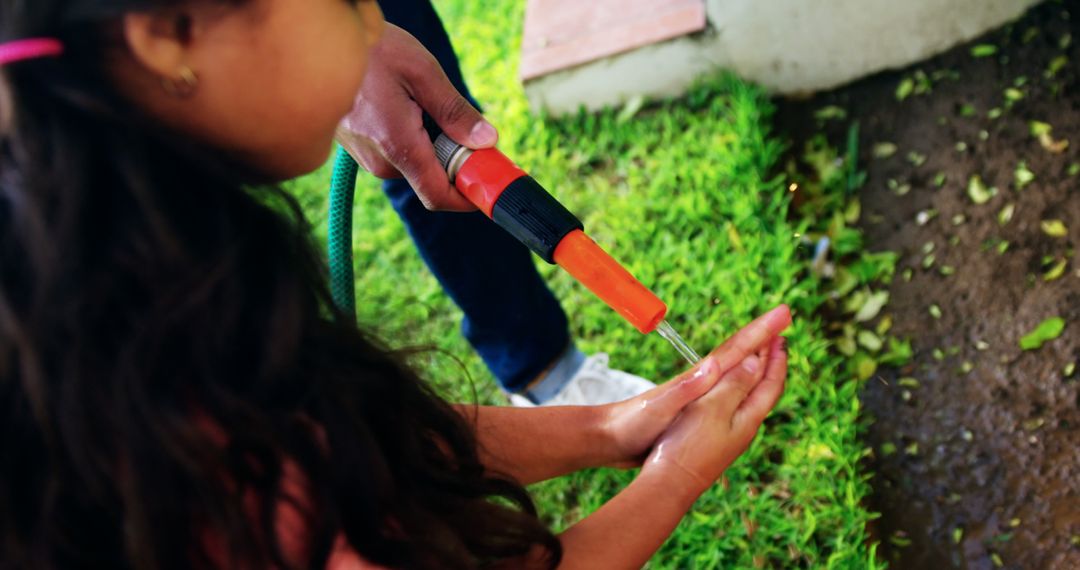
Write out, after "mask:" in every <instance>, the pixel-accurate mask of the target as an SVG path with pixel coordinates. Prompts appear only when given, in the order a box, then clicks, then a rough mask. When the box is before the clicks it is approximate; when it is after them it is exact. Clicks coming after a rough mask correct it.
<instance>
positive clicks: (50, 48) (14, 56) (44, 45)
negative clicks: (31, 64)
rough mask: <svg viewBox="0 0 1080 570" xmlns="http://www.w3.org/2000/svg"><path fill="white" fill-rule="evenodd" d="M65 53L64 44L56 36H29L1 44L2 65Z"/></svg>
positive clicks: (0, 61)
mask: <svg viewBox="0 0 1080 570" xmlns="http://www.w3.org/2000/svg"><path fill="white" fill-rule="evenodd" d="M62 53H64V44H62V43H60V40H57V39H54V38H27V39H25V40H15V41H10V42H5V43H2V44H0V67H2V66H5V65H7V64H9V63H15V62H17V61H26V60H28V59H38V58H42V57H56V56H58V55H60V54H62Z"/></svg>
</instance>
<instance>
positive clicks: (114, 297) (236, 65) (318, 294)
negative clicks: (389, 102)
mask: <svg viewBox="0 0 1080 570" xmlns="http://www.w3.org/2000/svg"><path fill="white" fill-rule="evenodd" d="M382 27H383V24H382V19H381V15H380V13H379V9H378V7H377V6H376V4H375V3H374V2H370V1H363V0H361V1H350V0H33V1H27V0H0V456H2V457H3V461H2V463H0V540H2V543H0V566H2V567H5V568H66V567H87V568H148V569H150V568H153V569H157V568H189V567H200V568H265V567H274V568H315V567H318V568H364V567H402V568H472V567H481V566H501V567H511V566H514V567H519V566H520V567H543V568H550V567H554V566H556V565H560V564H561V565H562V566H565V567H582V568H596V567H606V568H616V567H633V566H640V565H641V564H643V563H644V562H645V561H647V560H648V557H649V556H650V555H651V554H652V553H653V552H654V551H655V550H656V549H657V548H658V547H659V546H660V544H661V543H662V542H663V540H664V539H665V538H666V536H667V535H668V534H669V533H670V532H671V530H672V529H673V528H674V526H675V525H676V524H677V523H678V521H679V519H680V518H681V516H682V515H683V514H684V513H685V512H686V510H687V509H689V507H690V505H691V504H692V503H693V501H694V499H695V498H696V497H697V496H698V495H699V494H700V493H702V492H703V491H704V490H705V489H707V488H708V487H709V486H710V485H711V484H712V483H713V482H714V481H715V480H716V479H717V478H718V477H719V476H720V474H721V473H722V472H723V470H724V469H725V468H726V467H727V465H729V464H730V463H731V462H732V461H733V460H734V459H735V458H736V457H737V456H738V455H739V454H740V453H741V452H742V451H743V450H744V449H745V448H746V446H747V445H748V444H749V442H750V440H751V439H752V437H753V435H754V433H755V431H756V430H757V428H758V426H759V425H760V423H761V421H762V419H763V418H764V416H765V414H766V413H767V412H768V411H769V410H770V409H771V408H772V406H773V405H774V403H775V402H776V400H777V398H778V397H779V395H780V393H781V391H782V389H783V383H784V378H785V375H786V367H787V360H786V355H785V353H784V351H783V349H782V340H781V339H780V338H779V336H778V334H779V333H780V332H781V331H782V330H783V329H784V328H785V327H786V326H787V325H788V324H789V322H790V314H789V312H788V310H787V309H786V307H780V308H778V309H775V310H773V311H772V312H770V313H768V314H766V315H764V316H763V317H761V318H759V319H758V320H756V321H754V322H753V323H751V324H750V325H749V326H748V327H746V328H745V329H743V330H742V331H740V332H739V333H738V334H737V335H736V336H735V337H733V338H732V339H731V340H729V341H728V342H727V343H725V344H724V345H722V346H721V347H719V348H718V349H717V350H715V351H714V352H713V353H712V354H711V355H710V356H709V357H708V358H706V359H705V360H704V361H703V363H702V364H701V365H699V366H698V367H696V368H695V369H694V370H692V371H688V372H687V373H685V374H683V375H682V376H680V377H678V378H676V379H675V380H674V381H672V382H669V383H667V384H665V385H662V386H660V387H657V388H656V389H654V390H652V391H651V392H648V393H646V394H643V395H642V396H640V397H638V398H635V399H633V400H628V401H625V402H620V403H617V404H612V405H608V406H598V407H564V408H535V409H507V408H484V407H475V406H468V407H457V408H455V407H452V406H450V405H448V404H446V403H445V402H442V401H440V400H439V399H438V398H437V397H436V396H435V395H433V394H432V392H431V391H430V390H429V389H428V388H427V387H426V386H425V385H424V384H423V383H422V382H421V381H420V380H419V379H418V378H417V377H416V375H415V373H413V372H412V371H410V370H409V369H408V368H406V367H405V366H403V365H402V364H400V363H399V362H398V361H396V360H395V359H394V358H393V357H392V356H391V355H390V354H389V353H388V352H387V351H386V350H385V349H383V348H382V347H380V346H379V344H378V343H377V342H376V341H375V340H373V339H370V338H367V337H365V336H364V335H363V333H361V332H360V331H358V330H357V329H356V327H355V325H354V324H353V323H350V322H348V319H347V318H345V317H343V316H342V315H341V314H340V313H338V312H337V311H335V309H334V308H333V306H332V304H331V303H330V302H329V295H328V293H327V287H326V283H325V280H324V273H323V268H322V266H321V263H320V262H319V260H318V257H317V254H316V253H315V249H314V248H313V246H312V244H311V243H310V242H309V235H310V232H309V231H308V228H307V227H306V226H305V224H304V222H303V218H302V216H301V214H300V212H299V210H298V207H297V206H296V203H295V202H294V201H293V200H292V199H291V198H290V197H289V196H288V195H286V194H284V193H283V192H282V191H281V190H279V189H278V188H276V187H275V186H273V184H274V183H275V182H277V181H281V180H284V179H287V178H290V177H293V176H296V175H299V174H301V173H304V172H307V171H310V170H312V169H314V168H316V167H317V166H319V165H320V164H321V163H322V162H323V161H324V160H325V158H326V156H327V152H328V150H329V147H330V145H331V143H332V137H333V134H334V130H335V127H336V125H337V123H338V121H339V120H340V119H341V118H342V116H343V115H345V113H346V112H348V111H349V110H350V108H351V106H352V102H353V99H354V96H355V94H356V92H357V91H358V89H359V87H360V83H361V80H362V77H363V75H364V69H365V65H366V62H367V54H368V51H369V49H370V48H371V46H372V44H373V43H374V42H375V41H376V40H377V39H378V37H379V35H380V33H381V30H382ZM342 55H344V56H345V57H346V58H348V63H349V64H348V65H342V64H341V56H342ZM415 127H416V128H417V129H419V128H421V126H420V125H419V124H417V125H416V126H415ZM600 465H609V466H624V467H630V466H641V470H640V472H639V474H638V476H637V477H636V479H635V480H634V481H633V483H632V484H631V485H630V486H628V487H627V488H626V489H625V490H623V491H622V492H621V493H620V494H619V495H618V496H616V497H615V498H614V499H612V500H611V501H610V502H609V503H608V504H606V505H604V506H603V507H602V508H601V509H600V510H598V511H597V512H596V513H594V514H592V515H591V516H589V517H587V518H586V519H584V520H583V521H581V522H580V523H579V524H577V525H575V526H574V527H572V528H571V529H569V530H567V531H566V532H564V533H562V534H561V535H559V536H555V535H553V534H552V533H551V532H550V531H549V530H548V529H547V528H545V527H544V525H542V524H541V523H540V521H539V520H538V519H537V517H536V512H535V509H534V507H533V505H532V503H531V502H530V500H529V497H528V495H527V494H526V492H525V490H524V489H523V487H522V485H524V484H528V483H531V482H534V481H539V480H543V479H546V478H550V477H555V476H558V475H562V474H564V473H568V472H571V471H573V470H577V469H582V468H585V467H591V466H600Z"/></svg>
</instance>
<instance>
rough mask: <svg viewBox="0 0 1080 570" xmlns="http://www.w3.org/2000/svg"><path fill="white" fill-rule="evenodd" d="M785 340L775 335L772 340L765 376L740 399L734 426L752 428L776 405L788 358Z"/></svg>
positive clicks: (785, 375) (782, 385) (781, 392)
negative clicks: (740, 402)
mask: <svg viewBox="0 0 1080 570" xmlns="http://www.w3.org/2000/svg"><path fill="white" fill-rule="evenodd" d="M785 342H786V340H785V339H784V338H783V337H777V338H776V339H774V340H773V342H772V345H771V347H770V349H769V358H768V361H767V362H765V363H763V364H764V366H765V376H764V378H763V379H762V380H761V382H759V383H758V384H757V385H756V386H755V387H754V389H753V390H752V391H751V392H750V394H749V395H747V396H746V398H745V399H744V400H743V401H742V404H741V405H740V406H739V409H738V410H737V411H736V412H735V417H734V419H733V424H734V425H735V426H736V427H741V426H752V427H753V428H754V429H756V428H757V426H758V425H759V424H760V423H761V422H762V421H763V420H764V419H765V416H767V415H768V414H769V411H770V410H772V409H773V406H775V405H776V402H777V400H779V399H780V395H781V394H783V393H784V382H785V381H786V379H787V371H788V358H787V350H786V349H785V348H784V347H785V344H784V343H785Z"/></svg>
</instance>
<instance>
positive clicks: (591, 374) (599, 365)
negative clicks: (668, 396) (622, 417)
mask: <svg viewBox="0 0 1080 570" xmlns="http://www.w3.org/2000/svg"><path fill="white" fill-rule="evenodd" d="M655 387H656V384H653V383H652V382H649V381H648V380H646V379H644V378H642V377H640V376H635V375H633V374H630V373H628V372H623V371H622V370H615V369H614V368H609V367H608V355H607V354H604V353H603V352H601V353H598V354H594V355H592V356H589V357H586V358H585V363H584V364H582V365H581V369H579V370H578V371H577V373H576V374H574V377H573V378H571V379H570V381H569V382H567V383H566V386H563V389H562V390H561V391H559V393H558V394H555V396H554V397H552V398H551V399H550V400H548V401H546V402H544V403H542V404H540V405H541V406H595V405H599V404H609V403H611V402H619V401H621V400H626V399H628V398H633V397H634V396H637V395H638V394H641V393H642V392H647V391H649V390H651V389H653V388H655ZM510 403H511V404H513V405H515V406H518V407H522V408H529V407H533V406H536V405H537V404H534V403H532V402H531V401H529V399H528V398H526V397H525V396H522V395H521V394H510Z"/></svg>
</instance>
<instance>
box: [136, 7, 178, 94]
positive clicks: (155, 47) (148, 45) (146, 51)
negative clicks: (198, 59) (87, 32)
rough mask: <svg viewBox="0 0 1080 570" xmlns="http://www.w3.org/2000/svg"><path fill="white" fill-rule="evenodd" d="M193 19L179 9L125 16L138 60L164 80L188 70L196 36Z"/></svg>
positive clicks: (174, 77) (173, 77)
mask: <svg viewBox="0 0 1080 570" xmlns="http://www.w3.org/2000/svg"><path fill="white" fill-rule="evenodd" d="M192 21H193V20H192V17H191V15H190V14H188V13H184V12H180V11H175V10H160V11H159V10H155V11H148V12H131V13H128V14H126V15H124V20H123V27H124V39H125V40H126V41H127V46H128V50H129V51H130V52H131V54H132V56H134V58H135V61H137V62H138V63H139V64H140V65H142V66H143V67H144V68H146V69H147V71H149V72H151V73H153V74H154V75H156V76H158V77H161V78H163V79H176V78H177V77H179V76H180V75H181V74H182V73H183V70H184V69H186V63H187V60H188V50H189V49H190V47H191V43H192V37H193V30H192V27H193V24H192Z"/></svg>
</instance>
